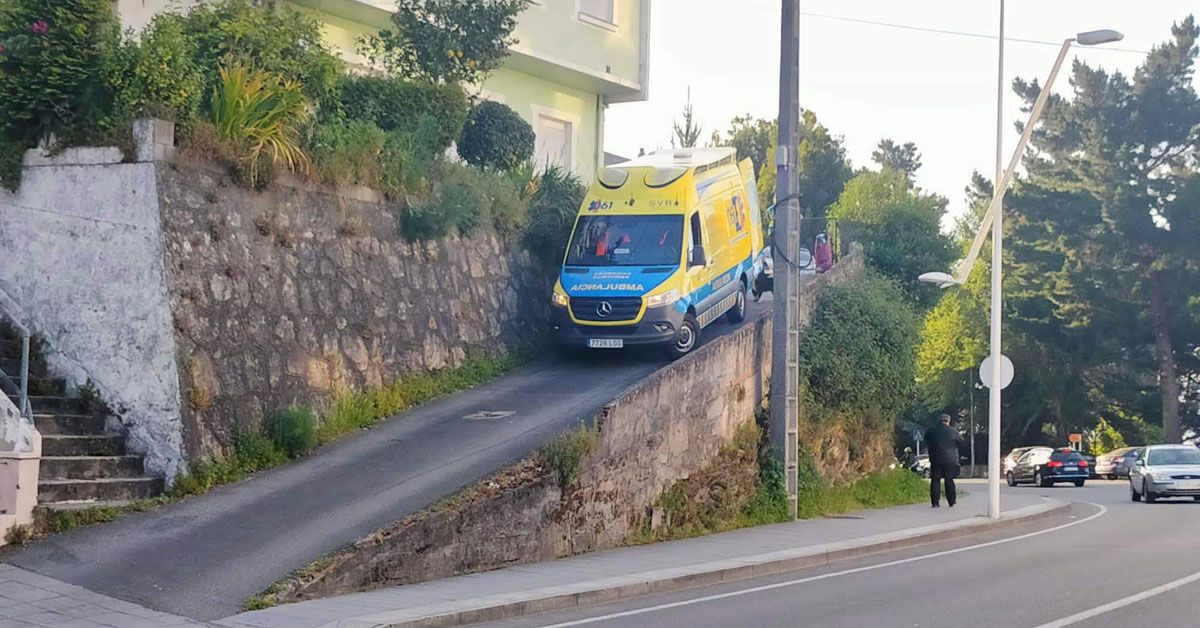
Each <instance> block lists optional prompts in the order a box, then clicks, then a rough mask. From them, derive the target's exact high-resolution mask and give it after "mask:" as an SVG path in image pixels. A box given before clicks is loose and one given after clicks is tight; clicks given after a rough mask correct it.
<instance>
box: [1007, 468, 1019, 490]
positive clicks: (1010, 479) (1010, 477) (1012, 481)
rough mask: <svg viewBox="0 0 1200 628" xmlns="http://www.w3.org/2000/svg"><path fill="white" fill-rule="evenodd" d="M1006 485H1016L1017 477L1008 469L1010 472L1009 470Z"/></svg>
mask: <svg viewBox="0 0 1200 628" xmlns="http://www.w3.org/2000/svg"><path fill="white" fill-rule="evenodd" d="M1008 485H1009V486H1016V485H1017V478H1015V477H1013V474H1012V472H1011V471H1010V472H1009V474H1008Z"/></svg>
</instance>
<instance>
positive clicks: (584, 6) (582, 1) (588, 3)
mask: <svg viewBox="0 0 1200 628" xmlns="http://www.w3.org/2000/svg"><path fill="white" fill-rule="evenodd" d="M579 14H580V15H581V16H583V17H589V18H592V19H596V20H600V21H601V22H604V23H606V24H616V23H617V0H579Z"/></svg>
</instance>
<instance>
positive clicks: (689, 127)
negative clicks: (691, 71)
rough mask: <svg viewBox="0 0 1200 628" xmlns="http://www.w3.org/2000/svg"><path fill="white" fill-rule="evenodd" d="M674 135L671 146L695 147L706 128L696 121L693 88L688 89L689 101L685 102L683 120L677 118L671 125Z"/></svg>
mask: <svg viewBox="0 0 1200 628" xmlns="http://www.w3.org/2000/svg"><path fill="white" fill-rule="evenodd" d="M671 129H672V132H673V133H674V135H673V136H672V138H671V146H672V147H674V146H676V145H678V147H679V148H695V147H696V142H698V141H700V133H702V132H703V131H704V128H703V127H701V126H700V124H699V123H698V122H696V116H695V112H694V111H693V110H692V88H691V87H689V88H688V90H687V101H686V102H684V104H683V122H680V121H678V120H676V121H675V122H674V123H672V125H671Z"/></svg>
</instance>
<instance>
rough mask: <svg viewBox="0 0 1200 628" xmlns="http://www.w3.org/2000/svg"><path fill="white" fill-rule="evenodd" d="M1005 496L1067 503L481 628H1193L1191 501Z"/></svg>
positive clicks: (1122, 491)
mask: <svg viewBox="0 0 1200 628" xmlns="http://www.w3.org/2000/svg"><path fill="white" fill-rule="evenodd" d="M968 490H971V489H968ZM975 490H983V487H982V486H979V487H978V488H977V489H975ZM1005 490H1006V491H1008V490H1016V491H1022V492H1029V491H1037V492H1040V493H1042V494H1045V495H1050V496H1053V497H1056V498H1059V499H1068V500H1071V501H1072V502H1073V504H1072V507H1071V508H1070V510H1069V511H1068V512H1067V513H1064V514H1062V515H1058V516H1055V517H1053V518H1050V519H1046V520H1042V521H1039V522H1035V523H1030V524H1026V525H1022V526H1020V527H1018V528H1013V529H1009V530H1005V531H1002V532H996V533H990V534H986V535H980V536H971V537H967V538H964V539H960V540H957V541H953V542H948V543H940V544H935V545H929V546H924V547H920V548H913V549H909V550H905V551H902V552H893V553H888V554H883V555H879V556H874V557H870V558H866V559H862V560H858V561H852V562H847V563H840V564H837V565H832V566H828V567H824V568H821V569H813V570H804V571H800V572H794V573H789V574H781V575H776V576H772V577H766V578H758V579H752V580H746V581H741V582H737V583H731V584H728V585H721V586H715V587H709V588H704V589H697V590H693V591H688V592H683V593H676V594H670V595H661V596H648V597H644V598H639V599H635V600H630V601H627V602H623V603H616V604H611V605H606V606H597V607H592V608H587V609H579V610H576V611H571V612H563V613H557V614H551V615H543V616H537V617H532V618H527V619H524V620H520V621H512V622H505V623H497V624H489V625H490V626H493V627H494V628H500V627H504V628H516V627H518V626H521V627H526V626H529V627H532V626H538V627H550V626H554V627H556V628H565V627H566V626H595V627H597V628H616V627H625V626H629V627H632V626H647V625H654V626H663V627H672V626H678V627H684V626H686V627H689V628H691V627H704V626H711V627H713V628H718V627H720V628H726V627H728V626H740V627H744V628H758V627H768V626H771V627H774V626H779V627H784V626H786V627H795V626H821V627H831V628H836V627H844V628H851V627H855V628H857V627H861V626H914V627H915V626H920V627H921V628H937V627H947V628H949V627H960V626H967V625H969V626H971V627H972V628H1063V627H1065V626H1088V627H1098V628H1128V627H1129V626H1155V627H1156V628H1174V627H1178V628H1185V627H1186V628H1195V627H1196V626H1200V619H1198V618H1200V535H1197V534H1196V530H1198V529H1200V503H1195V502H1193V501H1192V500H1190V499H1189V500H1174V501H1170V502H1164V503H1159V504H1153V505H1148V504H1137V503H1132V502H1130V501H1129V496H1128V490H1127V488H1126V485H1125V484H1123V483H1120V482H1094V483H1091V484H1089V485H1088V486H1087V487H1085V488H1082V489H1077V488H1074V487H1069V488H1068V487H1065V486H1064V487H1058V488H1053V489H1042V488H1030V487H1020V488H1016V489H1007V488H1006V489H1005Z"/></svg>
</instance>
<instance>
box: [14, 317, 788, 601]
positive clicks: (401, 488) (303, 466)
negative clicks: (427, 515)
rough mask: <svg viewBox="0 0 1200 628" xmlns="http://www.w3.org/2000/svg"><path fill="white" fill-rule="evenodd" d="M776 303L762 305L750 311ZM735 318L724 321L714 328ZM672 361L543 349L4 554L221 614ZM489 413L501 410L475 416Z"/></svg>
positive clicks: (712, 330) (58, 575) (71, 578)
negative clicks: (292, 458)
mask: <svg viewBox="0 0 1200 628" xmlns="http://www.w3.org/2000/svg"><path fill="white" fill-rule="evenodd" d="M768 308H769V299H768V300H764V301H763V302H762V303H757V304H753V306H752V308H751V311H750V316H749V317H748V320H755V319H756V318H758V317H759V316H761V315H762V314H763V313H764V312H766V311H767V309H768ZM734 329H736V327H734V326H732V325H730V324H729V323H727V322H725V321H724V320H722V321H720V322H718V323H714V324H713V325H712V326H710V327H709V328H707V329H706V330H705V339H706V340H707V341H711V340H712V339H713V338H717V337H719V336H722V335H725V334H728V333H730V332H731V331H733V330H734ZM666 364H667V360H666V359H665V358H664V357H663V356H662V353H661V352H657V351H649V350H647V351H640V352H619V353H609V354H597V355H589V356H585V357H580V358H576V359H571V360H567V361H562V360H558V359H554V358H546V359H543V360H539V361H537V362H535V363H533V364H531V365H528V366H526V367H523V368H521V369H518V370H516V371H514V372H512V373H510V374H507V375H505V376H503V377H500V378H498V379H496V380H495V381H493V382H491V383H488V384H485V385H483V386H480V387H478V388H474V389H472V390H469V391H464V392H461V393H458V394H456V395H453V396H450V397H448V398H446V399H442V400H439V401H435V402H432V403H429V404H426V405H424V406H422V407H420V408H416V409H414V410H412V411H409V412H406V413H403V414H401V415H398V416H397V417H394V418H393V419H391V420H389V421H387V422H385V423H383V424H381V425H379V426H377V427H375V428H373V429H371V430H368V431H365V432H363V433H362V434H359V435H356V436H353V437H351V438H347V439H345V440H343V441H340V442H337V443H333V444H331V445H329V446H327V447H324V448H322V449H320V450H319V451H318V452H317V453H316V454H315V455H313V456H311V457H309V458H306V459H304V460H301V461H298V462H296V463H294V464H289V465H286V466H284V467H281V468H278V469H274V470H272V471H267V472H265V473H262V474H260V475H257V476H255V477H253V478H251V479H249V480H247V481H245V482H241V483H238V484H234V485H230V486H225V487H222V488H218V489H216V490H214V491H213V492H211V493H209V494H207V495H204V496H201V497H197V498H193V499H188V500H185V501H183V502H180V503H178V504H173V505H171V506H167V507H164V508H161V509H158V510H155V511H153V512H147V513H140V514H135V515H130V516H128V517H126V518H123V519H121V520H118V521H116V522H113V523H110V524H105V525H97V526H91V527H87V528H81V529H78V530H75V531H72V532H69V533H66V534H62V535H57V536H53V537H51V538H48V539H46V540H43V541H41V542H38V543H34V544H33V545H31V546H29V547H27V548H25V549H23V550H19V551H15V552H6V553H4V554H2V555H0V560H3V561H4V562H8V563H12V564H14V565H17V566H19V567H23V568H25V569H29V570H31V571H33V572H36V573H39V574H41V575H44V576H49V577H51V578H55V579H58V580H62V581H65V582H68V583H71V584H75V585H79V586H82V587H85V588H88V589H91V590H93V591H96V592H98V593H103V594H105V595H109V596H112V597H116V598H119V599H122V600H126V601H129V602H134V603H136V604H140V605H143V606H147V607H150V608H153V609H156V610H160V611H165V612H169V613H173V614H177V615H184V616H187V617H191V618H194V619H202V620H208V619H217V618H220V617H226V616H228V615H232V614H234V613H236V612H238V611H239V610H240V607H241V604H242V602H243V601H245V600H246V598H248V597H250V596H251V595H254V594H257V593H259V592H261V591H262V590H263V589H265V588H266V587H267V586H269V585H270V584H271V583H273V582H275V581H276V580H278V579H279V578H281V577H283V576H284V575H286V574H288V573H289V572H291V571H293V570H295V569H298V568H301V567H304V566H305V565H307V564H308V563H310V562H311V561H313V560H315V559H317V558H319V557H320V556H322V555H324V554H327V553H329V552H332V551H334V550H336V549H338V548H339V547H342V546H344V545H346V544H348V543H350V542H352V541H354V540H356V539H359V538H361V537H363V536H365V535H366V534H368V533H370V532H371V531H372V530H375V529H377V528H380V527H382V526H384V525H387V524H388V523H390V522H392V521H395V520H397V519H400V518H402V517H404V516H405V515H407V514H410V513H413V512H416V511H418V510H420V509H421V508H424V507H425V506H427V505H429V504H431V503H433V502H435V501H437V500H438V499H439V498H441V497H443V496H445V495H447V494H450V493H452V492H454V491H455V490H457V489H459V488H462V487H464V486H467V485H469V484H471V483H473V482H475V481H477V480H480V479H482V478H484V477H486V476H487V475H489V474H491V473H493V472H495V471H497V470H499V469H501V468H503V467H504V466H505V465H507V464H510V463H512V462H514V461H516V460H518V459H520V458H521V457H523V456H525V455H527V454H529V453H530V452H531V451H533V450H534V449H536V448H537V447H538V446H539V445H541V444H542V443H544V442H546V441H547V440H549V439H550V438H551V437H552V436H554V435H555V434H557V433H559V432H561V431H562V430H564V429H566V428H570V427H573V426H575V425H576V424H577V422H578V421H579V420H580V419H583V418H587V417H591V416H593V415H594V414H595V413H596V412H598V411H599V409H600V408H601V407H602V406H604V404H606V403H608V402H609V401H611V400H612V399H613V398H615V397H616V396H617V395H619V394H620V393H621V392H622V391H624V390H625V389H626V388H628V387H629V386H631V385H633V384H635V383H636V382H638V381H640V380H641V379H643V378H645V377H646V376H647V375H649V374H650V373H653V372H654V371H655V370H657V369H659V368H661V367H663V366H664V365H666ZM483 411H490V412H495V413H497V416H498V417H499V418H494V419H477V418H468V417H471V416H472V415H477V414H478V413H480V412H483Z"/></svg>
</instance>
